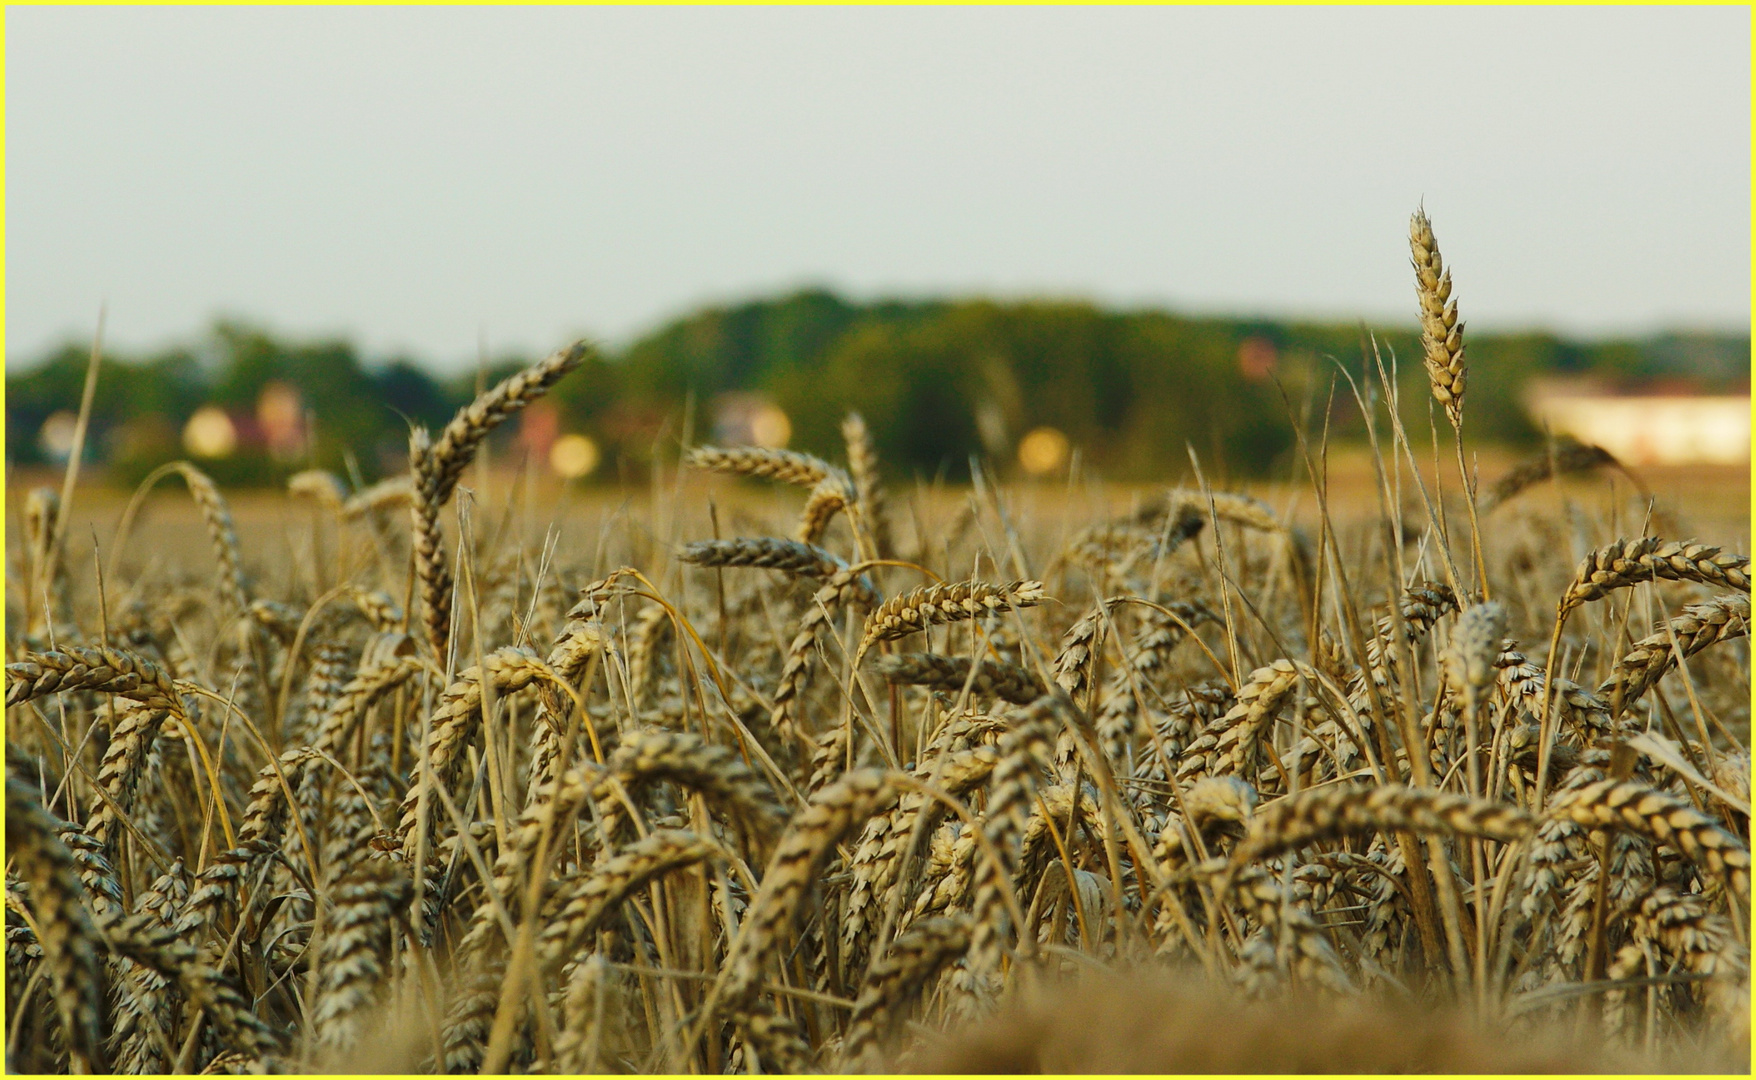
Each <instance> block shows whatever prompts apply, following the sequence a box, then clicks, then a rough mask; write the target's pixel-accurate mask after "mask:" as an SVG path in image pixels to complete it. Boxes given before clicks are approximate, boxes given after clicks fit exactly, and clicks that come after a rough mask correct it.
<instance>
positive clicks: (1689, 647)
mask: <svg viewBox="0 0 1756 1080" xmlns="http://www.w3.org/2000/svg"><path fill="white" fill-rule="evenodd" d="M1749 633H1750V598H1749V597H1748V596H1745V595H1743V594H1741V593H1728V594H1727V595H1725V596H1716V597H1714V598H1713V599H1712V600H1709V601H1707V602H1706V603H1702V604H1690V605H1689V606H1688V607H1685V608H1684V609H1683V612H1682V614H1680V615H1678V616H1677V617H1676V618H1674V619H1672V620H1671V621H1670V626H1669V628H1668V629H1666V630H1660V631H1659V632H1658V633H1656V634H1651V635H1648V636H1647V637H1643V638H1641V639H1640V640H1639V641H1636V642H1635V643H1634V647H1633V648H1631V649H1629V650H1628V651H1627V652H1626V653H1623V654H1622V658H1621V659H1620V660H1617V661H1616V669H1615V671H1614V672H1613V673H1612V674H1611V675H1610V677H1609V678H1608V679H1605V680H1604V682H1603V685H1602V686H1599V687H1598V690H1597V692H1598V696H1599V697H1601V698H1603V699H1604V700H1605V701H1607V702H1610V703H1612V704H1614V703H1616V702H1617V701H1620V705H1621V708H1623V709H1627V708H1628V707H1629V706H1630V705H1632V704H1634V703H1635V702H1636V701H1639V700H1640V699H1641V698H1642V697H1644V696H1645V695H1646V692H1647V691H1648V690H1651V689H1652V688H1653V687H1654V686H1656V685H1658V681H1659V680H1660V679H1662V678H1664V677H1665V674H1666V673H1667V672H1669V671H1670V670H1671V669H1672V668H1673V667H1676V666H1677V658H1678V651H1679V650H1680V652H1681V654H1682V656H1684V657H1690V656H1694V655H1695V654H1696V653H1698V652H1700V651H1701V650H1702V649H1705V648H1707V647H1708V646H1709V645H1712V644H1715V643H1716V642H1721V641H1731V640H1733V639H1735V638H1741V637H1745V636H1746V635H1748V634H1749ZM1673 636H1674V637H1675V640H1676V650H1673V649H1672V647H1671V641H1672V638H1673Z"/></svg>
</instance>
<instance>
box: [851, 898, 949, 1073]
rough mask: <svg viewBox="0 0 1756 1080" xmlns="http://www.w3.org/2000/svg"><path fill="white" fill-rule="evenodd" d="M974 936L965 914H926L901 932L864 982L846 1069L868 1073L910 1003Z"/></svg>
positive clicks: (869, 970) (870, 970) (855, 1010)
mask: <svg viewBox="0 0 1756 1080" xmlns="http://www.w3.org/2000/svg"><path fill="white" fill-rule="evenodd" d="M969 938H970V931H969V920H968V919H965V918H963V917H961V916H950V917H938V918H931V919H922V920H920V921H919V922H917V923H915V924H914V925H912V926H910V927H909V928H908V930H906V931H904V932H903V933H901V934H899V935H897V938H896V940H895V941H893V942H891V943H890V949H889V950H888V951H887V952H886V953H885V954H884V956H883V957H881V958H880V959H878V960H877V961H875V962H874V963H873V964H872V966H871V968H869V969H868V970H867V972H866V977H865V981H864V982H863V983H862V984H861V986H860V996H859V997H858V998H856V999H855V1001H854V1012H853V1015H852V1016H851V1017H850V1018H849V1019H848V1029H847V1035H846V1037H845V1038H844V1039H843V1040H842V1049H841V1062H842V1065H841V1067H842V1068H843V1069H846V1070H848V1071H850V1072H864V1071H866V1070H867V1069H869V1068H871V1067H872V1066H873V1065H874V1064H875V1063H876V1062H875V1060H874V1059H875V1058H876V1056H877V1051H878V1048H879V1046H880V1045H881V1044H882V1043H883V1042H884V1041H885V1040H886V1039H888V1038H889V1037H890V1034H891V1033H892V1032H893V1031H895V1030H896V1028H897V1027H898V1026H899V1025H900V1024H901V1023H902V1020H903V1017H904V1015H905V1014H906V1012H907V1010H908V1007H909V1003H910V1002H911V1001H913V1000H914V998H915V997H916V996H917V995H918V994H920V992H921V991H922V990H923V989H925V988H926V986H927V984H928V982H929V981H931V980H932V978H933V977H934V976H935V975H937V974H938V973H939V972H940V970H941V969H943V968H944V967H945V966H946V965H947V964H951V963H954V962H956V961H957V959H958V958H959V957H961V956H962V955H963V954H964V953H965V952H967V951H968V950H969Z"/></svg>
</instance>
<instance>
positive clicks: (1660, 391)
mask: <svg viewBox="0 0 1756 1080" xmlns="http://www.w3.org/2000/svg"><path fill="white" fill-rule="evenodd" d="M1525 407H1526V408H1527V409H1528V410H1529V411H1530V414H1531V416H1532V418H1533V419H1535V420H1536V421H1537V422H1538V423H1539V424H1542V425H1544V426H1546V427H1548V428H1549V430H1551V431H1555V432H1564V433H1566V434H1568V435H1572V436H1573V437H1575V438H1577V439H1579V440H1580V441H1581V442H1586V443H1595V444H1597V445H1598V446H1601V447H1603V448H1604V449H1605V450H1608V451H1609V452H1610V453H1612V454H1614V455H1616V457H1618V458H1620V459H1621V460H1622V461H1624V462H1626V463H1628V464H1630V465H1693V464H1717V465H1740V464H1748V463H1749V461H1750V390H1749V384H1748V383H1745V384H1744V386H1743V387H1742V389H1741V391H1734V392H1729V393H1728V392H1723V391H1722V392H1717V393H1707V392H1704V391H1703V390H1702V389H1701V386H1700V384H1699V383H1698V382H1696V381H1694V380H1690V379H1668V380H1661V381H1654V382H1649V383H1644V384H1636V385H1628V384H1617V383H1611V382H1608V381H1604V380H1597V379H1535V380H1532V382H1531V384H1530V386H1529V388H1528V389H1527V390H1526V392H1525Z"/></svg>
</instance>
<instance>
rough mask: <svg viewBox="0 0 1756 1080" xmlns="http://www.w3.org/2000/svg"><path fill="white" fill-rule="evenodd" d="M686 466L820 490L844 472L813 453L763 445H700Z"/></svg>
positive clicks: (695, 448) (693, 450) (690, 453)
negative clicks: (729, 446)
mask: <svg viewBox="0 0 1756 1080" xmlns="http://www.w3.org/2000/svg"><path fill="white" fill-rule="evenodd" d="M683 464H685V465H687V466H689V467H691V468H695V469H706V470H708V471H709V472H722V473H732V474H735V475H738V476H760V477H763V478H764V479H768V480H778V481H780V482H781V483H783V484H797V485H798V486H799V487H806V488H813V487H816V486H817V485H818V484H820V483H822V482H823V481H824V479H825V478H827V477H829V476H830V475H832V474H833V473H836V472H839V471H840V470H838V469H837V468H836V467H835V466H833V465H831V464H830V463H829V462H827V461H824V460H823V459H822V458H819V457H813V456H812V455H810V454H801V453H799V452H798V451H796V450H777V449H771V448H768V447H761V446H738V447H731V448H729V449H727V448H721V447H717V446H697V447H694V448H692V449H691V450H690V451H689V452H688V453H686V454H684V455H683Z"/></svg>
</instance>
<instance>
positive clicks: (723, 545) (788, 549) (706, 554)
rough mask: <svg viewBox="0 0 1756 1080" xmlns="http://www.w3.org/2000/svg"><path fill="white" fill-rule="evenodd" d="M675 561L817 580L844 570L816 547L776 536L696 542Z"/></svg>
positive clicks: (684, 546)
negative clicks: (776, 572) (742, 568)
mask: <svg viewBox="0 0 1756 1080" xmlns="http://www.w3.org/2000/svg"><path fill="white" fill-rule="evenodd" d="M677 558H679V559H681V560H682V561H683V562H686V563H693V564H695V565H696V566H754V567H758V568H760V569H763V570H779V571H781V572H783V573H788V574H795V575H798V576H799V577H808V578H815V579H819V580H821V579H825V578H830V577H833V576H834V575H835V574H836V573H837V572H839V571H842V570H845V569H847V564H846V563H844V562H842V561H841V560H840V559H839V558H837V557H836V556H834V555H832V554H830V553H829V552H827V551H824V550H823V549H822V548H820V547H818V546H816V545H815V544H808V543H803V542H801V541H798V540H783V539H781V538H780V537H778V536H756V537H745V538H741V539H737V540H697V541H695V542H694V543H692V544H685V545H683V548H682V550H681V551H679V552H677Z"/></svg>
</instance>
